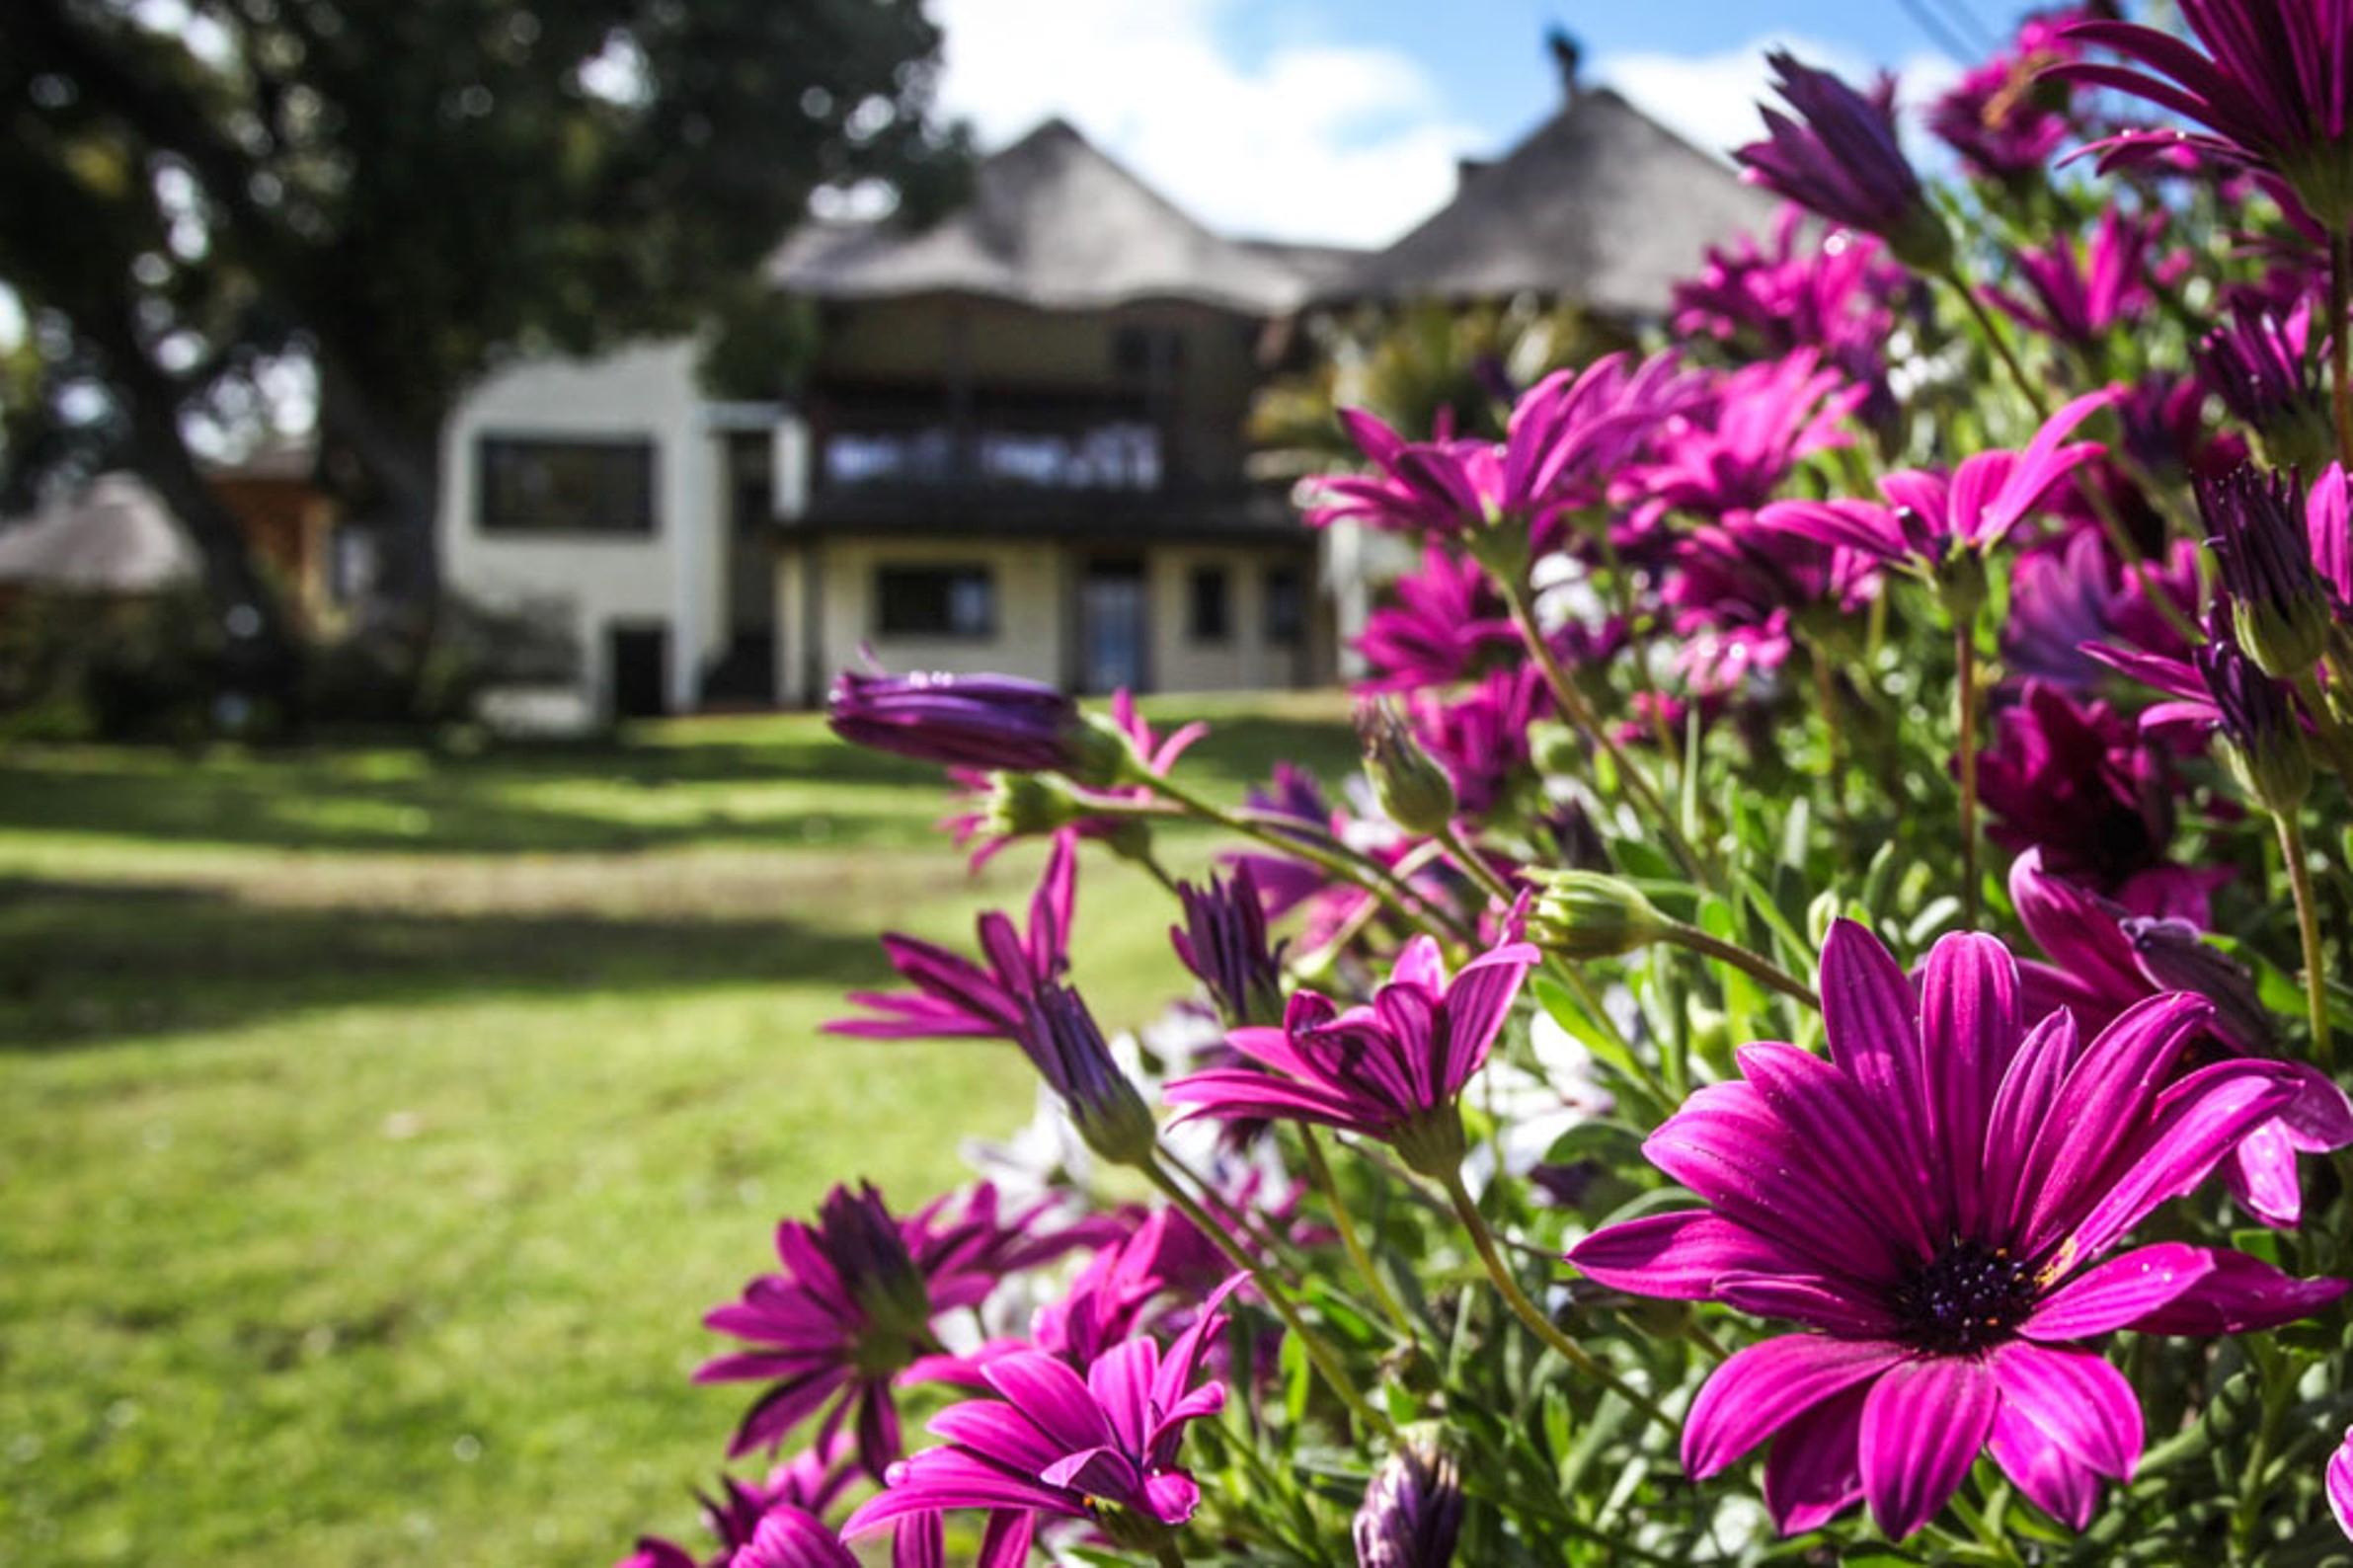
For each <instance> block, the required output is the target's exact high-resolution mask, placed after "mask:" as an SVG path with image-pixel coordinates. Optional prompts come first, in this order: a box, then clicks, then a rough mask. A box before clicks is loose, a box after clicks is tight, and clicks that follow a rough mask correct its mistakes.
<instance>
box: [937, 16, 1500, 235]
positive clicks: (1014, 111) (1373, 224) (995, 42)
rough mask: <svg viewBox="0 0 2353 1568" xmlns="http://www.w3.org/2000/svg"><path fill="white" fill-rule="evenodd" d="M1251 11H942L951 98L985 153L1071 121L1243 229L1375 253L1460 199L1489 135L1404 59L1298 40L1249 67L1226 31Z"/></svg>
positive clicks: (1198, 208)
mask: <svg viewBox="0 0 2353 1568" xmlns="http://www.w3.org/2000/svg"><path fill="white" fill-rule="evenodd" d="M1243 3H1247V0H1084V3H1080V4H1073V3H1071V0H935V3H934V5H933V12H932V14H933V16H934V17H935V18H936V19H937V20H938V21H939V23H940V24H941V25H942V27H944V28H945V29H946V31H947V50H946V52H947V69H946V72H945V74H944V77H943V79H942V83H941V98H942V100H943V104H944V107H946V108H947V109H948V110H949V111H950V112H952V113H956V114H961V115H965V116H968V117H970V118H972V120H973V122H974V124H975V127H976V128H977V129H978V131H979V132H980V137H981V141H982V144H983V145H984V146H988V147H996V146H1002V145H1003V144H1004V143H1006V142H1007V141H1010V140H1012V139H1013V138H1015V137H1017V136H1019V135H1020V134H1021V133H1022V132H1024V131H1026V130H1028V129H1029V128H1030V127H1031V126H1033V125H1034V124H1036V123H1037V122H1038V121H1039V120H1041V119H1043V118H1046V117H1047V116H1049V115H1059V116H1061V117H1063V118H1066V119H1068V120H1069V121H1070V122H1071V123H1073V124H1075V125H1076V126H1078V127H1079V129H1080V130H1082V131H1084V132H1085V133H1086V135H1087V136H1088V137H1089V138H1090V139H1092V140H1094V141H1095V142H1096V144H1097V145H1099V146H1101V147H1102V148H1103V149H1104V150H1105V151H1107V152H1109V153H1110V154H1111V155H1112V156H1114V157H1116V158H1118V159H1120V160H1121V161H1122V162H1124V163H1126V164H1127V165H1128V166H1129V167H1130V168H1132V169H1134V170H1135V171H1136V172H1137V174H1138V175H1140V176H1141V177H1142V178H1143V179H1144V180H1146V181H1147V182H1149V183H1150V184H1151V185H1153V186H1154V187H1155V188H1156V189H1158V190H1159V191H1160V192H1161V193H1162V194H1163V195H1164V196H1168V197H1169V199H1171V200H1173V201H1175V202H1176V203H1177V204H1178V205H1179V206H1181V207H1183V208H1184V209H1185V210H1186V211H1188V212H1190V213H1192V214H1193V215H1194V216H1196V217H1198V218H1200V219H1201V220H1202V221H1204V222H1206V223H1208V224H1209V225H1210V226H1211V227H1213V228H1216V229H1218V230H1221V231H1223V232H1226V233H1230V234H1244V235H1265V236H1269V237H1281V238H1288V239H1306V240H1335V241H1346V242H1353V243H1357V244H1364V245H1378V244H1384V243H1386V242H1387V241H1389V240H1392V239H1394V238H1396V237H1397V236H1398V235H1399V234H1401V233H1403V232H1404V231H1405V230H1406V229H1407V228H1409V227H1410V226H1412V225H1413V224H1414V223H1416V222H1418V221H1420V220H1421V219H1422V218H1423V217H1425V216H1427V215H1428V214H1429V213H1430V212H1432V211H1434V210H1435V209H1436V208H1437V207H1438V206H1439V205H1441V204H1442V203H1443V202H1444V201H1445V200H1446V199H1447V197H1448V196H1450V195H1451V194H1452V191H1453V187H1454V160H1455V158H1456V157H1457V156H1458V155H1459V154H1461V153H1464V152H1467V151H1472V150H1475V149H1476V148H1477V147H1478V146H1479V144H1480V142H1481V140H1482V139H1483V138H1481V137H1480V136H1479V134H1478V132H1477V131H1476V130H1475V129H1473V128H1471V127H1469V126H1468V125H1466V124H1462V123H1459V122H1456V121H1455V120H1453V119H1452V118H1450V117H1449V116H1448V114H1447V113H1446V108H1445V105H1444V103H1443V101H1442V100H1441V97H1440V94H1439V92H1438V89H1437V86H1436V84H1435V83H1434V82H1432V80H1431V79H1430V76H1429V74H1428V73H1427V72H1426V71H1425V70H1424V69H1423V68H1422V67H1421V66H1420V65H1419V64H1418V63H1417V62H1416V61H1414V60H1413V59H1412V58H1411V57H1409V56H1407V55H1405V54H1403V53H1401V52H1399V51H1397V50H1394V49H1386V48H1375V47H1363V46H1355V45H1345V44H1320V43H1313V44H1292V45H1286V46H1283V47H1279V48H1277V49H1276V50H1274V51H1273V52H1272V53H1270V54H1269V55H1268V56H1267V57H1266V58H1265V59H1264V60H1263V61H1261V62H1259V63H1257V64H1255V65H1253V66H1243V65H1240V64H1237V63H1236V62H1234V61H1233V60H1231V59H1229V58H1227V57H1226V54H1225V52H1224V50H1223V49H1222V48H1221V47H1220V46H1219V42H1218V39H1217V25H1218V23H1219V21H1220V19H1221V18H1222V17H1223V16H1225V15H1226V14H1227V13H1229V12H1230V11H1231V10H1232V9H1233V7H1234V6H1236V5H1238V4H1243Z"/></svg>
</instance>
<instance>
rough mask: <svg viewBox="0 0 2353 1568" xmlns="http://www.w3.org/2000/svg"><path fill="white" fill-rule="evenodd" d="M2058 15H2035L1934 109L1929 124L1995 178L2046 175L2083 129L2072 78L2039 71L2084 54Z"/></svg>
mask: <svg viewBox="0 0 2353 1568" xmlns="http://www.w3.org/2000/svg"><path fill="white" fill-rule="evenodd" d="M2077 53H2078V51H2077V50H2076V48H2075V47H2074V46H2073V45H2072V44H2070V43H2068V42H2067V40H2066V39H2065V38H2064V37H2063V36H2062V34H2061V31H2060V27H2059V25H2058V23H2057V22H2056V21H2055V20H2054V19H2050V18H2044V17H2029V18H2027V20H2026V21H2025V22H2024V23H2023V24H2021V25H2020V27H2019V29H2018V38H2017V41H2016V44H2015V45H2014V47H2013V49H2012V50H2010V51H2009V52H2005V53H2002V54H2000V55H1997V56H1996V57H1995V58H1993V59H1991V60H1988V61H1987V62H1986V63H1985V64H1983V65H1980V66H1978V67H1976V68H1975V69H1973V70H1971V71H1970V72H1969V73H1968V74H1967V75H1965V76H1963V77H1962V78H1961V79H1960V81H1959V82H1957V83H1955V84H1954V85H1953V87H1952V89H1951V91H1949V92H1947V93H1946V94H1945V95H1944V96H1943V97H1942V98H1939V99H1938V100H1936V102H1935V104H1934V105H1933V106H1932V107H1931V108H1930V109H1929V111H1928V128H1929V129H1930V130H1931V131H1933V132H1935V134H1936V135H1937V137H1938V138H1939V139H1940V140H1942V141H1943V142H1944V143H1945V145H1947V146H1949V147H1951V148H1952V149H1953V150H1954V151H1955V152H1957V153H1959V154H1960V155H1961V160H1962V162H1964V163H1966V164H1967V165H1968V166H1969V167H1970V169H1971V170H1972V171H1973V172H1975V173H1977V174H1979V175H1981V176H1983V177H1984V178H1986V179H1989V180H2000V181H2006V182H2013V183H2014V182H2018V181H2023V180H2025V179H2027V178H2029V177H2031V176H2033V175H2036V174H2039V173H2040V172H2041V171H2042V168H2043V166H2044V165H2045V164H2047V163H2049V162H2050V161H2051V155H2052V154H2053V153H2055V152H2057V151H2058V150H2059V149H2060V147H2061V146H2063V145H2064V144H2065V143H2066V141H2067V139H2068V137H2069V134H2070V133H2071V132H2072V131H2073V130H2074V129H2075V124H2074V121H2073V120H2072V119H2071V118H2069V113H2068V111H2069V107H2070V106H2069V104H2068V102H2067V99H2068V93H2067V89H2066V86H2065V84H2063V83H2059V82H2055V81H2049V80H2045V81H2042V82H2039V83H2038V82H2037V81H2036V77H2037V76H2038V75H2040V74H2041V73H2043V72H2044V71H2046V70H2048V69H2049V68H2050V67H2051V66H2053V65H2057V64H2059V63H2060V62H2062V61H2064V60H2071V59H2074V58H2076V57H2077Z"/></svg>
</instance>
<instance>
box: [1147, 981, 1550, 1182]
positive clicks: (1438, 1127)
mask: <svg viewBox="0 0 2353 1568" xmlns="http://www.w3.org/2000/svg"><path fill="white" fill-rule="evenodd" d="M1540 957H1541V955H1540V954H1538V953H1537V952H1536V950H1535V949H1534V948H1533V947H1530V946H1529V944H1527V943H1525V942H1517V941H1515V942H1511V943H1508V944H1506V945H1505V946H1502V947H1499V948H1496V949H1495V950H1493V951H1492V952H1489V953H1484V954H1481V955H1480V956H1479V957H1477V958H1475V959H1473V960H1471V961H1470V963H1468V964H1466V965H1464V966H1463V969H1462V973H1461V974H1459V975H1456V976H1454V977H1453V978H1452V979H1451V980H1450V979H1448V977H1447V970H1446V960H1445V959H1444V958H1442V957H1441V956H1440V954H1439V949H1438V943H1437V942H1435V941H1434V940H1432V939H1431V938H1429V937H1427V936H1417V937H1415V938H1414V939H1413V940H1412V941H1411V942H1409V943H1407V944H1406V947H1405V951H1404V952H1403V953H1402V954H1401V955H1399V957H1398V959H1397V966H1396V968H1395V970H1394V971H1392V972H1391V974H1390V976H1389V980H1388V983H1387V984H1385V985H1382V986H1381V987H1380V988H1379V989H1378V990H1376V991H1374V992H1373V1003H1372V1005H1371V1006H1369V1007H1356V1008H1351V1009H1349V1010H1348V1011H1346V1012H1342V1011H1341V1010H1340V1007H1339V1006H1338V1004H1337V1003H1335V1002H1333V1001H1331V1000H1330V999H1329V998H1328V997H1324V996H1320V995H1318V994H1316V993H1315V992H1313V991H1297V992H1294V994H1293V996H1292V998H1291V1003H1290V1006H1289V1008H1288V1010H1287V1011H1286V1013H1285V1015H1284V1019H1283V1026H1282V1027H1281V1028H1280V1029H1236V1030H1234V1031H1233V1032H1232V1033H1230V1034H1229V1035H1227V1036H1226V1040H1227V1042H1228V1043H1229V1044H1231V1045H1232V1046H1233V1047H1234V1049H1236V1050H1237V1051H1239V1052H1241V1053H1242V1054H1243V1055H1244V1056H1246V1057H1248V1058H1250V1059H1251V1060H1252V1061H1253V1062H1255V1063H1256V1064H1257V1065H1255V1066H1250V1067H1214V1068H1212V1069H1210V1070H1209V1071H1207V1072H1196V1073H1194V1074H1193V1075H1192V1076H1190V1077H1185V1078H1179V1079H1177V1080H1175V1081H1174V1082H1172V1083H1170V1084H1169V1085H1168V1086H1167V1087H1166V1088H1165V1089H1164V1090H1163V1091H1162V1094H1163V1097H1164V1098H1166V1099H1167V1100H1168V1102H1169V1103H1170V1104H1171V1105H1189V1106H1191V1107H1192V1108H1193V1109H1192V1110H1191V1111H1189V1112H1187V1113H1186V1115H1187V1117H1188V1118H1191V1117H1204V1116H1206V1117H1216V1118H1218V1119H1220V1120H1228V1121H1231V1120H1242V1121H1251V1120H1272V1121H1287V1122H1306V1123H1311V1124H1313V1125H1315V1126H1318V1127H1334V1128H1339V1129H1341V1130H1342V1131H1344V1132H1349V1133H1355V1134H1358V1135H1360V1136H1361V1137H1370V1138H1376V1139H1378V1140H1379V1141H1381V1142H1384V1143H1388V1144H1390V1145H1391V1146H1393V1147H1394V1148H1396V1150H1397V1151H1398V1153H1399V1154H1400V1155H1402V1156H1403V1157H1404V1159H1405V1161H1406V1163H1407V1164H1409V1165H1411V1166H1413V1168H1414V1169H1416V1170H1418V1171H1421V1172H1423V1173H1424V1174H1426V1175H1431V1176H1446V1175H1451V1174H1452V1172H1453V1171H1454V1170H1455V1168H1456V1167H1458V1166H1459V1165H1460V1164H1461V1162H1462V1153H1463V1146H1462V1116H1461V1111H1460V1108H1459V1106H1458V1105H1457V1103H1456V1102H1457V1100H1458V1099H1459V1097H1460V1095H1461V1093H1462V1086H1463V1085H1464V1084H1465V1083H1467V1082H1469V1081H1470V1075H1471V1074H1472V1073H1474V1072H1476V1071H1478V1070H1479V1067H1480V1066H1481V1065H1482V1064H1483V1063H1484V1062H1485V1061H1486V1059H1487V1053H1488V1051H1489V1049H1490V1048H1492V1047H1493V1046H1494V1044H1495V1037H1496V1035H1497V1034H1499V1033H1500V1032H1501V1031H1502V1029H1503V1025H1504V1020H1505V1019H1506V1018H1507V1017H1509V1016H1510V1015H1511V1010H1512V1001H1513V998H1514V997H1516V996H1518V995H1519V994H1520V982H1521V981H1522V980H1525V979H1527V977H1528V972H1529V970H1531V969H1533V968H1534V967H1535V966H1536V964H1537V962H1538V961H1539V959H1540Z"/></svg>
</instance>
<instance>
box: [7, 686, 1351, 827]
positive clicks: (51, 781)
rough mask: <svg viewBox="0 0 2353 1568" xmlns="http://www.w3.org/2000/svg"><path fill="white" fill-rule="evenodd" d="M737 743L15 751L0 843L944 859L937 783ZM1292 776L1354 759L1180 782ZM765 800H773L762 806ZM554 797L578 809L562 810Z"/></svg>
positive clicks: (1303, 733) (1269, 744) (849, 756)
mask: <svg viewBox="0 0 2353 1568" xmlns="http://www.w3.org/2000/svg"><path fill="white" fill-rule="evenodd" d="M746 730H747V732H748V737H749V738H747V739H745V740H732V739H727V738H725V737H723V736H718V735H710V734H708V733H706V732H704V731H702V730H701V728H700V727H697V728H696V729H695V730H688V731H683V732H668V733H667V738H662V737H663V733H662V732H656V736H657V739H655V740H654V742H653V744H631V745H613V746H597V747H587V746H583V747H561V748H546V749H536V750H533V749H503V750H497V751H493V752H490V753H487V754H485V755H481V756H474V757H452V756H447V755H442V754H437V753H434V752H431V751H428V750H424V749H419V750H414V751H408V750H402V751H392V750H383V749H376V750H369V751H342V750H333V749H320V750H298V751H284V752H263V753H256V754H253V755H242V754H239V755H230V756H226V757H207V758H194V759H176V758H173V757H171V756H170V755H169V754H167V753H161V752H107V751H95V750H89V749H76V748H68V749H59V750H53V751H52V750H41V749H34V748H27V749H25V750H22V751H19V752H17V753H15V754H14V755H13V756H12V757H11V758H10V759H9V762H10V764H11V765H8V766H5V767H0V827H5V828H10V829H15V830H18V831H31V832H43V831H46V832H72V833H96V834H104V835H109V836H118V837H132V838H148V839H155V840H159V841H179V842H202V843H225V844H237V845H246V846H251V847H257V848H273V849H302V850H329V851H398V852H404V853H412V854H464V855H484V854H492V855H496V854H564V853H621V852H629V851H643V850H655V849H664V848H675V847H681V846H685V845H689V844H697V843H712V844H766V845H775V846H781V847H795V846H800V845H805V844H812V843H822V844H830V845H836V846H868V845H872V846H878V847H880V846H893V845H904V846H922V845H927V844H930V843H933V842H936V841H938V835H937V834H936V832H935V831H934V829H933V827H932V823H933V822H934V820H935V819H936V818H937V817H939V816H940V815H942V814H943V813H944V811H945V810H946V807H947V802H948V801H949V799H950V795H949V791H948V790H947V789H946V788H945V786H944V781H943V780H942V778H941V775H940V772H939V770H938V769H936V768H931V767H927V766H924V765H922V764H919V763H913V762H907V761H904V760H902V759H900V758H897V757H891V756H885V755H882V754H880V753H877V752H873V751H867V750H862V749H860V748H857V747H853V746H849V745H843V744H841V743H840V742H837V741H835V740H833V739H832V738H831V737H830V736H829V735H827V734H825V733H824V731H823V730H822V729H819V728H817V727H815V726H814V725H805V724H792V723H789V722H784V721H749V722H748V723H747V725H746ZM1284 759H1290V760H1294V761H1297V762H1299V763H1301V764H1303V765H1305V766H1307V767H1309V768H1310V769H1311V770H1313V771H1315V772H1316V773H1318V774H1320V775H1321V776H1323V777H1325V778H1326V779H1332V778H1337V777H1339V776H1340V775H1341V774H1343V773H1344V772H1345V771H1346V770H1347V769H1348V768H1350V767H1352V766H1353V765H1354V759H1355V744H1354V741H1353V738H1352V737H1351V736H1350V734H1349V731H1348V729H1347V727H1346V726H1345V725H1341V724H1336V723H1319V722H1314V721H1298V720H1291V719H1278V718H1270V717H1256V716H1250V717H1242V718H1235V719H1228V720H1222V721H1220V722H1219V723H1218V724H1217V726H1216V730H1215V731H1214V732H1213V734H1212V735H1211V737H1210V739H1209V740H1207V741H1205V742H1203V743H1202V744H1201V745H1198V746H1196V747H1195V748H1194V750H1193V751H1192V752H1190V753H1188V755H1187V758H1186V763H1185V766H1186V770H1187V772H1188V774H1189V776H1190V777H1191V778H1192V779H1193V780H1194V781H1196V782H1197V783H1198V784H1200V785H1202V786H1204V787H1206V788H1208V789H1210V790H1211V791H1212V792H1213V793H1216V794H1223V795H1226V796H1229V797H1238V796H1239V795H1240V794H1241V793H1242V792H1243V791H1244V790H1245V789H1247V788H1248V787H1249V786H1251V785H1253V784H1256V783H1258V782H1260V781H1262V780H1264V779H1265V778H1267V776H1268V775H1269V774H1270V773H1271V772H1272V771H1273V768H1274V765H1275V763H1276V762H1277V761H1279V760H1284ZM892 787H897V788H898V789H900V790H903V791H905V792H907V793H905V794H902V795H894V794H893V793H891V788H892ZM763 789H774V790H776V791H777V792H778V793H777V794H776V795H775V796H774V798H772V799H767V800H763V799H762V798H761V796H760V795H759V793H758V792H759V791H761V790H763ZM550 790H565V791H577V792H579V793H578V795H577V796H576V797H575V798H570V799H565V800H562V801H554V800H549V799H547V798H545V794H546V792H548V791H550ZM672 792H675V793H676V797H677V798H675V799H666V798H665V797H666V796H669V795H671V793H672ZM639 813H643V814H644V816H643V817H640V816H639V815H637V814H639ZM648 818H650V819H653V820H646V819H648Z"/></svg>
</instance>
